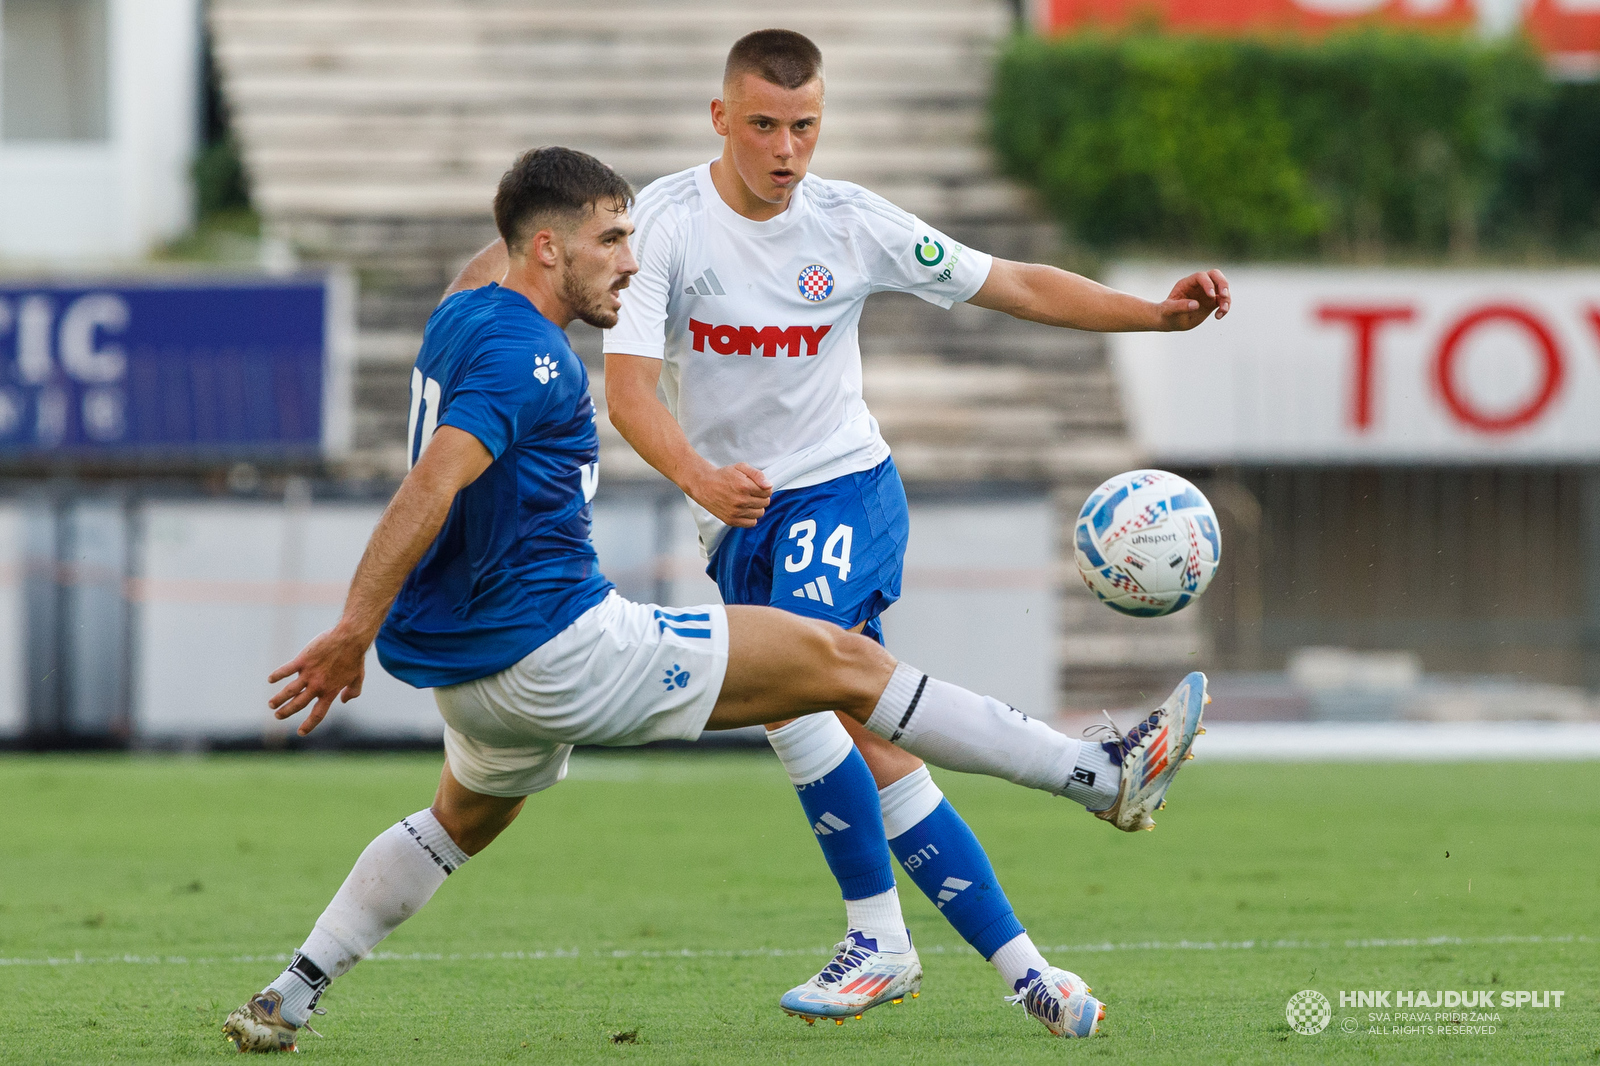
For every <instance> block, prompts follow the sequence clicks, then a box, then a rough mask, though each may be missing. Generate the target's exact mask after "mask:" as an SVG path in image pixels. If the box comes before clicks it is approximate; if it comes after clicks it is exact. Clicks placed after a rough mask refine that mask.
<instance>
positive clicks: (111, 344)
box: [0, 277, 342, 461]
mask: <svg viewBox="0 0 1600 1066" xmlns="http://www.w3.org/2000/svg"><path fill="white" fill-rule="evenodd" d="M333 289H334V286H333V284H332V283H331V282H330V280H329V279H327V278H322V277H295V278H286V279H272V278H249V279H242V280H235V279H230V278H220V279H202V280H182V281H168V280H153V281H144V280H118V281H111V282H108V283H104V284H95V283H82V282H79V281H76V280H73V281H50V282H44V283H33V284H30V283H27V282H22V281H4V282H0V460H4V459H6V458H11V459H24V458H27V459H39V458H49V457H54V456H61V457H68V458H70V457H81V458H83V459H88V460H95V459H103V460H116V459H118V458H126V459H186V460H197V461H208V460H209V461H215V460H228V459H244V458H255V459H274V458H278V459H282V458H294V457H312V456H315V455H317V454H319V453H320V452H321V451H322V450H323V449H324V447H325V446H326V445H327V444H328V443H330V442H328V441H327V440H326V437H325V429H326V427H327V426H328V424H329V418H328V415H329V411H328V410H327V405H328V404H329V403H330V402H332V403H335V404H337V403H340V402H342V397H339V396H331V395H330V391H329V388H328V385H329V379H330V373H329V371H330V367H331V364H332V360H330V350H329V349H330V339H329V338H330V337H331V336H333V335H334V331H333V330H330V328H329V327H330V324H331V323H332V322H333V319H332V317H331V316H332V315H333V314H334V309H333V308H331V307H330V304H331V302H332V301H331V300H330V294H331V293H332V291H333ZM334 376H336V375H334Z"/></svg>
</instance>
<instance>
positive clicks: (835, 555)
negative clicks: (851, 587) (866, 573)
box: [775, 518, 855, 607]
mask: <svg viewBox="0 0 1600 1066" xmlns="http://www.w3.org/2000/svg"><path fill="white" fill-rule="evenodd" d="M854 543H855V529H854V528H853V527H851V526H848V525H845V524H844V523H840V524H838V525H836V526H834V527H833V532H832V533H829V534H828V539H827V540H824V541H823V542H822V555H821V557H820V558H818V559H815V560H814V559H813V556H814V555H815V553H816V546H817V520H816V519H815V518H802V519H801V520H800V521H798V522H795V523H793V524H791V525H790V526H789V533H788V547H789V549H790V550H789V552H788V553H787V554H785V555H783V556H782V559H783V568H784V570H786V571H787V572H789V573H791V574H804V573H806V572H807V571H810V570H812V569H813V567H812V563H813V561H815V562H816V564H817V567H816V569H820V570H821V571H822V572H821V573H819V574H817V575H816V576H815V577H814V578H808V579H807V580H806V582H805V584H803V585H801V586H800V587H798V588H796V589H795V590H794V593H793V594H794V595H795V596H801V597H804V598H806V599H810V600H821V601H822V602H823V603H825V604H827V605H828V606H829V607H832V606H833V605H834V604H833V587H832V585H831V584H830V583H829V581H828V573H827V568H828V567H832V568H834V569H835V570H836V571H837V572H838V573H837V577H838V579H839V580H840V581H849V580H850V549H851V547H852V546H853V545H854ZM775 583H776V582H775Z"/></svg>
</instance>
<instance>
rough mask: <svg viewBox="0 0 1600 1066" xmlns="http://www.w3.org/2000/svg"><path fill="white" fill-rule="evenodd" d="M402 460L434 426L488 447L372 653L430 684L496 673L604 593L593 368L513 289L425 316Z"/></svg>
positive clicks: (480, 294)
mask: <svg viewBox="0 0 1600 1066" xmlns="http://www.w3.org/2000/svg"><path fill="white" fill-rule="evenodd" d="M409 426H410V431H409V433H410V435H409V446H410V449H411V451H410V461H411V462H412V463H415V462H416V458H417V456H419V455H421V454H422V449H423V448H425V447H427V444H428V441H429V440H430V439H431V438H432V436H433V434H434V432H435V430H436V428H437V427H439V426H454V427H455V428H457V429H459V430H463V431H465V432H467V433H470V434H472V435H473V436H474V437H476V438H477V439H478V440H480V441H481V442H483V446H484V447H485V448H487V449H488V450H489V454H490V455H492V456H494V462H492V463H490V464H489V468H488V469H487V470H485V471H484V472H483V473H482V474H481V475H479V477H478V479H477V480H476V481H474V482H473V483H472V484H470V485H468V486H467V487H466V488H464V489H462V490H461V491H460V492H459V493H457V494H456V498H455V500H454V502H452V503H451V505H450V514H449V516H448V517H447V518H446V519H445V522H444V527H443V528H442V529H440V530H439V536H438V537H437V538H436V539H435V540H434V542H433V544H432V545H431V546H430V547H429V548H428V551H427V553H426V554H424V555H423V557H422V559H421V560H420V561H419V562H418V563H417V566H416V569H414V570H412V571H411V575H410V576H409V577H407V578H406V582H405V585H404V586H403V587H402V588H401V590H400V595H399V596H398V597H396V599H395V601H394V606H393V607H391V608H390V609H389V617H388V619H387V620H386V621H385V622H384V624H383V628H382V629H381V630H380V631H379V633H378V660H379V661H380V662H381V663H383V666H384V669H386V670H388V671H389V672H390V673H391V674H393V675H394V676H395V677H398V678H399V679H400V680H402V681H404V682H406V683H408V684H411V685H415V686H416V687H418V688H437V687H440V686H444V685H456V684H460V683H462V682H465V681H473V680H476V679H477V678H480V677H487V676H489V675H490V674H495V673H499V672H500V671H501V670H504V669H505V668H506V667H508V666H510V665H511V664H512V663H515V662H517V661H518V660H520V659H522V658H523V657H524V656H526V655H528V654H529V653H530V652H532V651H533V650H534V649H535V648H538V647H539V646H540V645H541V644H543V643H544V642H545V641H547V640H549V639H550V638H551V637H553V636H555V635H556V634H557V633H559V632H561V631H562V630H563V629H565V628H566V627H567V626H568V625H570V624H571V623H572V622H573V620H574V619H576V618H577V617H578V616H579V615H580V614H582V613H583V612H584V611H587V610H588V609H589V608H591V607H593V606H594V605H595V604H597V603H599V602H600V601H601V600H602V599H604V598H605V596H606V593H607V592H608V591H609V590H610V589H611V582H609V581H607V580H606V579H605V575H603V574H601V573H600V566H599V562H598V560H597V559H596V558H595V554H594V548H593V546H592V545H591V544H590V543H589V519H590V513H589V500H590V499H591V498H592V497H593V496H594V492H595V488H596V487H597V485H598V484H599V477H600V463H599V456H600V438H599V435H598V434H597V433H596V431H595V425H594V403H593V402H592V401H591V400H590V399H589V375H588V372H587V371H586V370H585V369H584V366H583V362H582V360H580V359H579V358H578V356H577V355H576V354H575V353H574V352H573V350H572V347H571V346H570V345H569V344H568V343H567V335H566V334H565V333H564V332H562V331H561V330H560V329H558V328H557V327H556V326H555V324H554V323H552V322H551V321H550V320H549V319H547V318H545V317H544V316H543V315H541V314H540V313H539V312H538V310H537V309H535V308H534V306H533V304H531V303H529V302H528V300H527V299H526V298H524V297H523V296H522V295H521V294H519V293H516V292H513V291H511V290H510V289H504V288H501V287H500V286H498V285H493V284H491V285H487V286H485V287H484V288H481V289H474V290H471V291H469V292H459V293H456V294H455V295H453V296H451V297H450V298H449V299H447V300H445V301H444V303H442V304H440V305H439V307H438V309H436V310H435V311H434V312H433V315H432V317H430V318H429V319H428V327H427V330H426V331H425V332H424V334H423V338H422V351H421V352H420V353H419V354H418V355H417V365H416V368H415V369H414V370H412V372H411V418H410V422H409Z"/></svg>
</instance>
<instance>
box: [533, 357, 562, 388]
mask: <svg viewBox="0 0 1600 1066" xmlns="http://www.w3.org/2000/svg"><path fill="white" fill-rule="evenodd" d="M533 376H534V377H536V378H538V379H539V384H541V385H548V384H550V379H551V378H558V377H560V376H561V371H559V370H557V369H556V360H555V356H553V355H538V356H534V359H533Z"/></svg>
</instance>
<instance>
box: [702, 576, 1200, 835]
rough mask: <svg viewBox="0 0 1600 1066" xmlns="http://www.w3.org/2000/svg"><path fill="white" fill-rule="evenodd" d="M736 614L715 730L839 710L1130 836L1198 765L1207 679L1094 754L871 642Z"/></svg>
mask: <svg viewBox="0 0 1600 1066" xmlns="http://www.w3.org/2000/svg"><path fill="white" fill-rule="evenodd" d="M726 610H727V612H728V634H729V637H728V668H727V673H726V675H725V677H724V680H723V685H722V690H721V694H720V695H719V696H718V698H717V704H716V707H715V709H714V710H713V711H712V712H711V718H710V721H709V722H708V723H707V726H708V728H711V729H732V728H737V727H739V726H744V725H762V724H766V723H768V722H774V721H782V720H784V719H786V718H789V717H792V716H794V715H795V714H797V713H798V714H805V713H809V712H814V711H820V710H827V709H832V708H837V709H838V710H839V711H841V712H842V713H844V714H847V715H849V716H850V717H851V718H854V719H855V720H856V721H857V722H860V723H861V724H862V725H864V726H866V728H867V729H868V730H870V731H871V732H873V733H876V734H877V735H878V736H880V737H883V738H884V739H886V740H888V741H889V742H890V743H891V744H894V745H896V746H898V747H901V748H903V749H905V750H906V751H909V752H911V753H912V754H913V755H916V756H918V757H919V758H921V759H924V760H926V761H928V762H930V763H932V764H933V765H935V766H942V767H944V768H945V769H948V770H961V771H963V772H966V773H974V774H985V775H988V776H990V777H1000V778H1004V779H1005V780H1007V781H1012V782H1015V783H1016V784H1019V785H1024V786H1026V787H1028V788H1037V789H1041V790H1043V791H1046V792H1050V793H1052V794H1054V795H1058V796H1066V797H1068V798H1070V799H1072V800H1075V801H1076V802H1079V803H1082V804H1083V805H1084V806H1085V807H1086V808H1088V809H1089V810H1091V811H1093V812H1094V813H1095V814H1096V815H1097V816H1098V817H1100V818H1103V819H1105V820H1106V821H1109V822H1112V823H1113V824H1115V825H1116V826H1117V827H1118V828H1119V829H1124V830H1127V831H1129V832H1132V831H1133V830H1135V829H1141V828H1143V829H1147V828H1150V826H1152V825H1153V824H1154V823H1153V822H1152V821H1151V820H1150V817H1149V815H1150V811H1151V810H1152V809H1154V808H1156V807H1157V806H1158V805H1159V804H1160V802H1161V799H1162V797H1163V796H1164V794H1165V792H1166V789H1167V786H1168V785H1169V784H1170V783H1171V780H1172V776H1173V774H1174V773H1176V772H1177V769H1178V766H1179V764H1180V763H1181V761H1182V760H1183V759H1184V758H1186V757H1187V756H1188V754H1189V746H1190V744H1191V743H1193V741H1194V737H1195V734H1196V733H1197V732H1198V731H1199V726H1200V711H1201V707H1202V705H1203V704H1204V703H1205V702H1206V695H1205V675H1203V674H1199V673H1193V674H1190V675H1189V676H1188V677H1186V678H1184V680H1183V682H1182V683H1181V684H1180V685H1179V686H1178V688H1177V689H1176V690H1175V691H1174V692H1173V694H1172V695H1171V696H1170V697H1169V698H1168V699H1167V702H1166V703H1164V704H1162V706H1161V707H1160V708H1158V709H1157V710H1156V711H1155V712H1154V713H1152V714H1151V715H1150V716H1149V718H1147V719H1145V720H1144V721H1143V722H1140V723H1139V724H1138V725H1136V726H1135V727H1134V728H1133V729H1131V730H1129V731H1128V733H1127V734H1126V735H1121V734H1118V736H1117V738H1116V740H1115V741H1114V742H1105V743H1098V744H1097V743H1087V742H1084V741H1080V740H1073V739H1072V738H1070V737H1067V736H1064V735H1063V734H1061V733H1058V732H1056V731H1055V730H1054V729H1051V728H1050V727H1049V726H1047V725H1045V724H1044V723H1043V722H1041V721H1039V720H1038V719H1034V718H1029V717H1028V716H1027V715H1026V714H1023V713H1022V712H1021V711H1019V710H1017V709H1016V708H1015V707H1010V706H1008V705H1006V704H1004V703H1001V702H1000V701H999V700H996V699H991V698H990V697H987V696H979V695H977V694H976V693H973V692H970V691H968V690H967V689H964V688H961V687H960V686H959V685H952V684H949V683H948V682H944V681H939V680H937V679H935V678H932V677H929V676H928V675H927V674H924V673H923V672H922V671H920V670H918V669H916V668H915V667H913V666H908V665H907V664H905V663H897V662H895V660H894V658H893V657H892V656H891V655H889V653H888V652H887V651H885V650H884V649H883V648H882V647H880V646H879V645H877V644H875V643H873V642H872V641H870V640H868V639H866V638H865V637H861V636H858V635H856V634H853V633H846V632H844V631H843V630H839V629H835V628H833V627H832V626H829V625H827V624H826V623H822V622H813V621H810V620H808V619H804V618H797V617H795V616H793V615H788V614H785V613H783V612H781V611H774V610H771V609H768V608H761V607H728V608H726ZM1113 778H1114V779H1116V782H1117V787H1116V792H1115V794H1114V798H1113V800H1112V802H1111V803H1110V804H1109V805H1107V804H1106V803H1105V799H1106V793H1107V789H1106V787H1105V786H1106V783H1107V781H1108V780H1109V779H1113Z"/></svg>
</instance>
